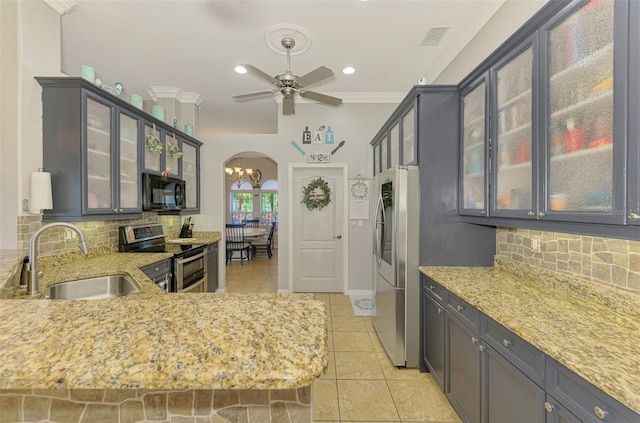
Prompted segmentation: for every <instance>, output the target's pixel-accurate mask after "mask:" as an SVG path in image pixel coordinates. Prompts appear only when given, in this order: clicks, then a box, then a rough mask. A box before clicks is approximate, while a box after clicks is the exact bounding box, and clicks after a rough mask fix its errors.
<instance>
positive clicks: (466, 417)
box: [445, 313, 482, 423]
mask: <svg viewBox="0 0 640 423" xmlns="http://www.w3.org/2000/svg"><path fill="white" fill-rule="evenodd" d="M445 321H446V324H445V327H446V330H445V334H446V335H445V336H446V338H447V339H448V348H447V355H446V358H447V360H446V383H445V386H446V391H445V394H446V395H447V398H449V401H450V402H451V405H453V408H455V410H456V412H457V413H458V414H459V415H460V417H461V418H462V421H463V422H465V423H480V406H481V384H480V377H481V373H480V365H481V353H482V352H481V351H480V348H479V347H480V344H479V339H478V335H477V334H475V333H474V332H472V331H471V330H470V329H469V328H468V327H467V326H465V325H464V324H463V323H462V322H460V321H459V320H457V319H456V318H454V317H453V316H452V315H451V313H447V314H446V315H445Z"/></svg>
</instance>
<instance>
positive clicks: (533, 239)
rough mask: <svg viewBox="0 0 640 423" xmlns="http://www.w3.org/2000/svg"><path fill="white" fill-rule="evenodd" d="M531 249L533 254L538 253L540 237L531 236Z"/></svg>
mask: <svg viewBox="0 0 640 423" xmlns="http://www.w3.org/2000/svg"><path fill="white" fill-rule="evenodd" d="M531 249H532V250H533V252H534V253H539V252H540V237H537V236H532V237H531Z"/></svg>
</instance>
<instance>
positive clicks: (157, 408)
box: [0, 387, 312, 423]
mask: <svg viewBox="0 0 640 423" xmlns="http://www.w3.org/2000/svg"><path fill="white" fill-rule="evenodd" d="M311 393H312V389H311V387H305V388H298V389H287V390H263V391H254V390H201V389H198V390H193V389H192V390H183V391H170V390H143V389H118V390H114V389H76V390H40V389H18V390H3V391H0V422H2V423H5V422H7V423H8V422H61V423H96V422H100V423H134V422H149V423H151V422H167V423H227V422H229V423H236V422H237V423H241V422H242V423H264V422H273V423H276V422H277V423H303V422H304V423H310V422H311V404H312V401H311Z"/></svg>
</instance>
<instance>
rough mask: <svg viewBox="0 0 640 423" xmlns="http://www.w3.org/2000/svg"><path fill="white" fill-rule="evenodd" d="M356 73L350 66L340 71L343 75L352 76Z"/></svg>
mask: <svg viewBox="0 0 640 423" xmlns="http://www.w3.org/2000/svg"><path fill="white" fill-rule="evenodd" d="M355 71H356V69H355V68H354V67H352V66H347V67H346V68H344V69H342V73H344V74H345V75H352V74H354V73H355Z"/></svg>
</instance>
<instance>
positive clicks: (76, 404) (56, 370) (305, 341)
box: [0, 253, 328, 422]
mask: <svg viewBox="0 0 640 423" xmlns="http://www.w3.org/2000/svg"><path fill="white" fill-rule="evenodd" d="M96 254H97V253H96ZM18 255H19V254H18ZM165 258H167V254H165V253H158V254H121V253H115V254H105V255H97V256H95V257H92V258H89V259H84V260H72V261H70V262H69V263H67V264H59V262H58V265H51V264H49V265H47V264H44V262H46V260H43V270H44V272H45V276H44V277H43V278H42V285H41V287H42V289H44V287H45V286H46V285H48V284H53V283H57V282H61V281H64V280H73V279H77V278H88V277H94V276H100V275H105V274H125V275H128V276H130V277H131V278H132V279H133V280H134V281H135V283H136V284H137V285H138V287H139V288H140V292H139V293H138V294H134V295H129V296H125V297H120V298H115V299H110V300H72V301H69V300H43V299H22V298H25V296H24V293H23V292H20V291H21V290H15V289H14V291H15V293H14V295H13V298H18V299H7V300H0V319H1V322H0V354H2V361H1V362H0V389H1V391H0V422H4V421H18V422H20V421H39V420H46V419H50V420H52V421H65V422H66V421H77V422H80V421H83V422H84V421H86V422H89V421H93V422H95V421H105V422H107V421H114V422H117V421H118V418H119V419H120V420H119V421H131V422H134V421H142V420H145V421H180V422H183V421H184V422H196V421H198V422H200V421H202V422H204V421H207V422H210V421H216V422H218V421H220V422H224V421H249V422H262V421H269V416H271V419H274V418H276V419H278V421H285V422H286V421H291V422H303V421H304V422H310V421H311V385H312V384H313V382H314V381H315V380H316V379H317V378H319V377H320V375H321V374H322V373H323V372H324V370H325V368H326V366H327V360H328V354H327V312H326V306H325V305H324V303H322V302H319V301H315V300H314V299H313V297H312V296H309V295H300V294H164V293H163V292H162V291H161V290H160V289H159V288H157V287H156V286H155V284H153V282H152V281H151V280H149V279H148V278H147V277H146V276H145V275H144V274H143V273H142V272H141V271H140V270H139V267H141V266H144V265H145V264H149V263H153V262H154V261H158V260H162V259H165ZM3 274H4V275H8V276H6V278H8V279H10V280H13V281H15V277H16V275H14V274H11V273H10V272H5V273H3ZM4 282H5V287H4V290H3V291H4V292H5V298H6V297H7V296H8V295H6V294H7V292H9V291H10V286H11V282H10V281H7V280H5V281H4ZM265 416H266V418H265ZM63 417H64V418H63ZM196 419H197V420H196ZM211 419H213V420H211Z"/></svg>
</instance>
